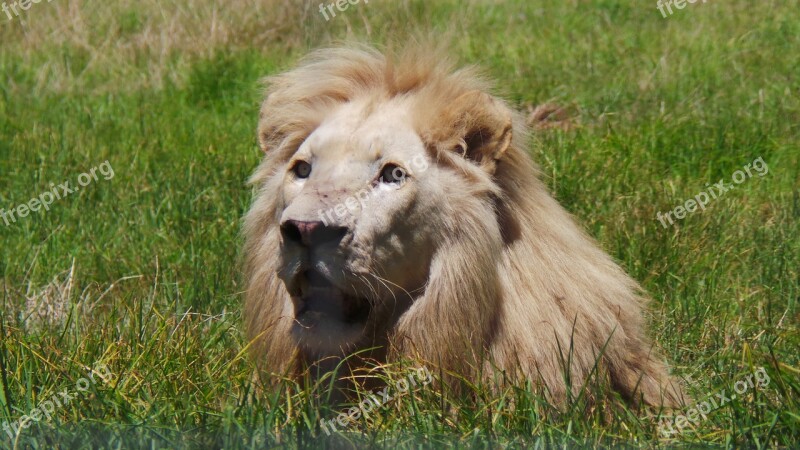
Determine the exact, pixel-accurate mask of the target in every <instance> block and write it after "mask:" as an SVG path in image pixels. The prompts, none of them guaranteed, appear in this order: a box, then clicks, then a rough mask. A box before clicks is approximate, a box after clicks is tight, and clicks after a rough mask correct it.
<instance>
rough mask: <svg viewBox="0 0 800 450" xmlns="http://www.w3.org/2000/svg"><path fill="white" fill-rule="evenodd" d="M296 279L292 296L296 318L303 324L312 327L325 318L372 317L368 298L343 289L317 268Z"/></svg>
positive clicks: (352, 319) (350, 319)
mask: <svg viewBox="0 0 800 450" xmlns="http://www.w3.org/2000/svg"><path fill="white" fill-rule="evenodd" d="M296 281H297V282H296V283H294V284H295V286H296V287H295V292H293V293H292V294H293V295H292V299H293V300H294V303H295V318H296V319H297V321H298V322H299V323H300V324H301V325H304V326H313V324H315V323H316V322H317V321H318V320H322V319H333V320H336V321H339V322H344V323H348V324H354V323H361V322H366V320H367V318H368V317H369V313H370V304H369V302H368V301H367V300H366V299H364V298H361V297H358V296H355V295H351V294H349V293H347V292H344V291H343V290H341V289H339V288H338V287H336V285H334V284H333V283H332V282H331V281H330V280H329V279H328V278H327V277H325V276H324V275H323V274H321V273H319V272H318V271H316V270H307V271H305V272H302V273H301V274H300V275H298V278H297V280H296Z"/></svg>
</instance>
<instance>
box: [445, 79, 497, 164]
mask: <svg viewBox="0 0 800 450" xmlns="http://www.w3.org/2000/svg"><path fill="white" fill-rule="evenodd" d="M451 111H453V113H455V114H457V118H456V120H455V121H454V122H455V123H454V125H455V130H454V131H455V132H456V134H455V135H456V136H459V137H460V140H459V141H458V142H457V144H456V146H455V148H454V150H455V151H457V152H460V153H462V154H463V155H464V156H465V157H466V158H467V159H470V160H472V161H474V162H475V163H476V164H478V165H480V166H483V167H486V168H491V169H493V168H494V165H495V163H496V161H497V160H499V159H500V157H502V156H503V153H505V151H506V150H507V149H508V146H509V145H511V135H512V132H511V130H512V125H511V124H512V120H511V113H510V112H509V111H508V109H507V108H506V107H505V105H502V104H501V103H500V102H499V101H497V100H495V99H494V98H493V97H492V96H491V95H489V94H486V93H484V92H481V91H470V92H467V93H466V94H463V95H461V96H460V97H458V98H457V99H456V100H455V102H454V103H453V105H452V109H451Z"/></svg>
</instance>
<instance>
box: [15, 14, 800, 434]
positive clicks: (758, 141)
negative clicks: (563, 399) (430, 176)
mask: <svg viewBox="0 0 800 450" xmlns="http://www.w3.org/2000/svg"><path fill="white" fill-rule="evenodd" d="M798 6H800V2H798V1H796V0H789V1H778V0H765V1H754V0H753V1H746V0H740V1H731V2H717V1H712V2H708V3H702V2H697V3H694V4H688V5H687V6H686V7H685V8H684V9H682V10H676V11H675V13H674V14H673V15H672V16H670V17H668V18H666V19H665V18H663V17H662V16H661V14H660V13H659V12H658V11H657V10H656V8H655V2H654V1H653V2H645V3H642V2H633V1H622V2H617V1H608V0H588V1H580V2H579V1H567V2H538V1H537V2H528V1H522V0H519V1H507V2H503V1H496V2H478V1H470V2H464V3H462V2H456V1H451V0H447V1H440V2H439V1H437V2H427V1H416V0H414V1H412V0H402V1H396V2H386V3H381V2H376V1H375V2H370V3H368V4H367V3H364V2H361V3H358V4H357V5H354V6H351V7H350V8H351V9H350V10H348V11H347V12H345V13H340V14H339V15H338V16H337V17H336V18H333V19H331V20H330V21H328V22H326V21H324V19H323V18H322V17H321V16H320V15H319V13H318V11H317V6H316V5H315V4H313V3H312V4H308V5H306V6H300V5H299V4H298V5H295V2H288V1H285V2H283V1H269V2H262V3H260V4H259V5H252V4H250V2H245V1H243V0H241V1H240V0H236V1H232V2H225V3H221V2H204V3H200V2H176V1H168V2H159V1H156V0H142V1H136V2H134V1H130V0H124V1H119V2H109V3H103V4H97V5H89V4H77V3H72V2H70V3H68V2H66V1H61V0H56V1H55V2H52V3H47V2H40V3H38V4H33V6H32V7H31V8H30V10H28V11H25V12H23V14H22V17H20V18H14V19H13V20H9V21H6V18H5V16H4V15H3V14H2V13H0V74H2V75H0V173H2V176H0V207H2V208H5V209H6V210H9V209H11V208H13V207H15V206H16V205H19V204H22V203H26V202H28V201H29V200H30V199H31V198H34V197H38V196H39V194H40V193H42V192H45V191H48V190H50V189H51V188H50V183H55V184H60V183H63V182H64V181H67V180H69V181H70V182H71V183H72V184H73V185H75V184H76V180H77V179H78V176H79V175H80V174H81V173H83V172H85V171H88V170H90V169H91V168H93V167H96V166H99V165H100V164H101V163H103V162H104V161H109V163H110V164H111V165H112V166H113V169H114V177H113V178H111V179H108V180H105V179H103V178H102V177H100V179H99V180H97V181H93V182H91V183H90V184H88V185H87V186H86V187H83V188H81V189H80V191H78V192H76V193H74V194H72V195H70V196H68V197H66V198H63V199H61V200H58V201H56V202H54V203H53V204H52V205H51V206H50V210H49V211H47V212H36V213H32V214H31V215H29V216H28V217H24V218H19V220H17V221H16V222H15V223H11V224H10V225H8V226H6V225H5V223H3V222H2V219H0V240H1V242H2V247H0V305H2V306H0V308H2V309H0V426H2V424H3V423H4V422H6V421H7V422H9V423H11V422H14V421H18V420H19V419H20V418H21V417H22V416H23V415H27V414H29V413H31V411H32V410H33V409H34V408H35V407H37V406H38V405H40V404H41V402H43V401H45V400H47V399H50V398H52V396H53V395H55V394H57V393H58V392H61V391H63V390H68V391H71V392H75V391H76V383H77V382H78V380H79V379H80V378H82V377H86V376H87V373H88V372H87V367H92V366H94V365H96V364H100V363H102V364H106V365H107V366H108V368H109V370H110V371H111V372H112V373H113V374H114V377H113V380H112V381H110V382H109V383H102V382H98V383H97V384H93V385H91V386H90V387H89V389H88V390H87V391H86V392H84V393H82V394H81V395H79V396H78V397H76V398H75V399H73V400H72V401H70V402H69V403H68V404H66V405H63V406H62V407H59V408H57V409H56V411H55V413H54V415H53V419H52V420H49V421H46V420H42V421H40V422H39V423H36V424H34V425H33V426H31V427H30V428H27V429H25V430H23V431H22V433H21V434H20V436H19V437H18V439H16V440H15V441H13V442H12V441H11V440H10V439H9V438H8V436H7V435H6V433H5V431H4V430H2V429H0V448H2V447H17V448H51V447H61V448H72V447H98V448H99V447H102V448H131V447H153V448H195V447H224V448H249V447H252V448H261V447H263V446H265V445H269V446H271V445H286V446H289V447H320V446H332V447H339V446H344V447H346V446H348V445H358V446H366V445H374V446H379V447H389V448H393V447H396V446H397V447H432V446H440V445H450V446H463V447H471V448H472V447H474V448H497V447H503V448H505V447H550V446H570V447H571V446H577V445H580V446H583V445H602V446H611V445H613V446H617V445H625V446H637V447H638V446H657V445H692V446H694V445H702V446H706V445H713V446H722V447H740V446H747V447H757V448H761V447H796V446H797V445H799V444H800V407H799V405H800V400H799V399H800V377H799V376H798V374H800V361H799V360H798V359H799V358H800V357H799V356H798V352H797V349H798V348H800V320H798V319H800V314H799V313H800V311H798V299H799V298H800V275H798V267H800V264H799V263H800V194H799V193H798V191H800V189H799V188H800V151H798V137H799V136H798V130H799V129H800V125H798V124H800V100H799V99H798V91H799V90H800V82H799V81H798V80H799V78H798V67H800V38H798V36H800V8H799V7H798ZM419 34H433V35H435V36H441V38H442V39H446V40H447V41H449V42H452V45H451V48H452V51H453V53H454V54H455V55H456V56H457V57H459V58H460V60H461V61H463V62H465V63H475V64H479V65H481V66H482V67H484V68H485V69H486V71H487V72H488V73H489V74H490V75H491V76H492V77H494V78H495V79H496V80H497V81H498V86H499V88H498V92H500V93H501V94H502V95H504V96H505V97H506V98H508V99H509V100H510V101H511V102H512V103H513V104H514V105H515V106H517V107H518V108H520V109H524V108H526V107H527V106H528V105H536V104H542V103H545V102H552V103H556V104H560V105H564V106H567V107H568V108H569V110H570V111H572V113H573V119H572V120H573V122H574V124H575V126H574V127H572V128H571V129H567V130H563V129H559V128H553V129H548V130H542V131H538V132H536V134H535V137H534V140H533V144H532V146H531V153H532V155H533V156H534V158H535V159H536V160H537V162H538V163H539V164H540V165H541V167H542V169H543V172H544V173H545V174H546V177H547V182H548V184H549V186H550V187H551V189H552V191H553V192H554V194H555V195H556V197H557V198H558V199H559V200H560V201H561V202H562V204H564V205H565V206H566V207H567V208H568V209H569V210H570V211H571V212H572V213H573V214H574V215H575V216H576V217H577V218H578V219H579V220H580V221H581V222H582V223H583V224H585V226H586V227H587V229H588V230H589V232H590V233H591V234H592V235H593V236H595V237H596V238H597V239H598V240H599V241H600V243H601V245H602V246H603V247H604V248H605V249H606V250H607V251H609V252H610V253H611V254H612V255H613V256H614V257H615V258H616V259H617V260H618V261H620V263H621V264H622V265H623V266H624V267H625V269H626V270H627V271H628V272H629V273H631V274H632V276H633V277H634V278H636V279H637V280H639V281H640V282H641V283H642V284H643V286H644V287H645V289H646V290H647V291H648V292H649V293H650V294H651V295H652V297H653V299H654V300H653V302H652V304H651V309H650V312H651V314H650V317H649V319H650V324H651V335H652V336H653V337H654V338H655V340H656V341H657V342H658V343H659V344H660V346H661V347H662V348H663V350H664V352H665V354H666V355H667V356H668V358H669V360H670V361H671V362H672V364H673V366H674V371H675V372H676V373H677V374H679V375H681V376H683V377H686V378H687V379H688V380H690V391H691V392H692V393H693V395H694V397H695V398H696V399H698V400H702V399H705V398H706V397H709V396H711V397H713V394H714V393H719V392H720V391H721V390H723V389H725V390H727V392H728V394H730V393H731V392H732V391H731V390H732V389H734V386H735V383H736V382H737V381H739V380H742V379H744V378H746V376H747V375H748V374H751V373H753V372H754V371H755V370H756V369H757V368H758V367H764V368H765V370H766V373H767V374H768V376H769V378H770V383H769V384H768V385H767V386H766V387H764V388H761V389H751V390H749V391H748V392H747V393H746V394H744V395H742V396H740V397H739V398H737V399H736V400H734V401H732V402H730V403H727V404H726V405H724V406H722V407H721V408H719V409H717V410H715V411H714V412H713V413H711V414H709V415H708V418H707V419H704V420H701V421H699V422H697V423H696V424H692V425H691V426H689V427H687V428H685V429H684V430H683V432H682V433H680V434H674V435H672V436H669V437H665V436H661V435H659V433H658V430H657V423H658V422H657V419H656V418H655V417H653V416H652V414H648V413H645V412H641V411H635V410H628V409H622V410H610V409H607V408H604V406H603V405H600V407H598V408H595V409H592V410H589V411H586V410H585V408H584V406H585V405H583V404H582V403H581V401H580V400H578V401H576V402H575V405H574V406H573V407H572V408H570V409H569V410H567V411H565V412H555V411H553V410H552V409H548V408H547V406H546V405H544V404H543V403H542V401H541V399H540V398H538V397H537V396H536V395H535V394H534V393H532V391H531V389H525V387H524V386H523V387H515V388H512V387H509V388H508V389H507V390H505V391H503V392H502V393H501V394H499V395H495V394H490V392H489V390H488V389H487V388H485V387H483V386H476V387H475V392H474V395H473V396H471V397H470V398H466V399H465V398H453V397H452V396H449V395H447V394H446V393H441V392H437V391H436V390H434V389H428V388H420V389H416V390H414V391H413V392H414V395H407V396H404V397H402V398H400V399H398V400H396V401H395V402H393V403H392V404H391V405H392V407H389V408H385V409H380V410H379V412H378V413H376V414H373V415H371V416H370V417H369V418H367V419H363V420H359V421H356V423H354V424H352V425H351V426H349V427H348V428H347V431H345V432H343V433H341V434H338V435H336V436H334V437H328V436H327V435H326V434H325V433H324V431H323V430H321V428H320V427H319V420H320V419H326V420H327V419H332V418H335V417H336V416H337V414H338V413H339V412H340V410H338V409H331V408H328V407H321V406H319V405H318V403H319V402H318V399H317V398H316V396H315V394H316V392H317V391H316V390H315V389H313V387H307V386H291V385H287V386H286V389H285V390H284V391H282V392H279V393H276V394H264V393H260V392H258V391H257V390H255V387H254V386H253V384H252V383H251V376H252V373H253V365H252V364H251V362H250V361H249V360H248V358H247V357H246V354H245V353H246V352H245V349H246V345H247V343H246V342H245V340H244V338H243V334H242V325H241V324H242V317H241V311H240V310H241V302H242V296H241V291H242V285H241V278H242V277H241V272H240V266H239V265H238V260H239V250H238V249H239V247H240V244H241V239H240V237H239V235H238V231H239V227H240V218H241V216H242V214H243V213H244V211H246V209H247V207H248V203H249V201H250V199H251V191H250V189H249V188H248V187H247V186H246V185H245V180H246V179H247V178H248V176H249V174H250V173H251V171H252V170H253V169H254V168H255V166H256V164H257V162H258V159H259V152H258V150H257V147H256V144H255V131H254V130H255V126H256V120H257V111H258V104H259V100H260V97H259V96H260V91H259V89H260V88H259V84H258V80H259V78H260V77H262V76H264V75H267V74H270V73H274V72H276V71H278V70H282V69H284V68H287V67H289V66H290V65H291V64H292V62H293V61H295V60H296V59H297V58H298V57H300V56H302V55H303V54H304V53H305V52H306V51H307V50H308V49H310V48H314V47H317V46H320V45H324V44H327V43H329V42H332V41H334V40H337V39H343V38H356V39H361V40H365V41H368V42H373V43H376V44H378V45H381V44H386V43H389V42H393V41H394V42H397V41H399V42H402V41H404V40H405V39H407V36H409V35H412V36H413V35H419ZM758 157H762V158H763V160H764V161H765V162H766V164H767V165H768V167H769V172H768V173H767V174H766V175H764V176H763V177H759V176H753V177H752V178H748V179H746V180H745V181H744V182H742V183H741V184H739V185H737V186H736V188H735V189H733V190H731V191H729V192H727V193H725V194H724V195H722V196H721V197H720V198H718V199H715V200H712V201H711V202H710V203H709V204H708V206H707V208H706V210H705V211H701V212H695V213H693V214H690V215H689V216H688V217H686V218H684V219H682V220H679V221H677V223H676V224H675V225H672V226H669V227H666V228H665V227H662V226H661V225H660V224H659V222H658V220H657V219H656V213H657V212H666V211H669V210H672V209H673V208H674V207H675V206H677V205H680V204H682V203H683V202H685V200H687V199H690V198H693V197H694V196H695V195H697V194H698V192H700V191H704V190H707V187H706V185H707V184H709V183H716V182H718V181H719V180H720V179H725V180H728V183H730V180H731V177H732V176H733V174H734V173H735V172H736V171H737V170H739V169H742V168H743V166H745V165H746V164H748V163H751V162H752V161H753V160H754V159H756V158H758ZM402 373H406V372H403V371H402V370H401V371H399V372H397V373H396V374H394V375H393V376H401V374H402ZM511 404H513V405H514V407H513V408H512V407H511ZM395 406H396V407H395Z"/></svg>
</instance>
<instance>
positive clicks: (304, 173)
mask: <svg viewBox="0 0 800 450" xmlns="http://www.w3.org/2000/svg"><path fill="white" fill-rule="evenodd" d="M292 172H294V174H295V175H296V176H297V178H308V176H309V175H310V174H311V164H309V163H307V162H305V161H297V163H296V164H295V165H294V167H293V168H292Z"/></svg>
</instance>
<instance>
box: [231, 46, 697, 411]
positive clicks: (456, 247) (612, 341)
mask: <svg viewBox="0 0 800 450" xmlns="http://www.w3.org/2000/svg"><path fill="white" fill-rule="evenodd" d="M267 84H268V90H267V93H268V95H267V97H266V99H265V100H264V103H263V104H262V108H261V113H260V120H259V125H258V140H259V144H260V146H261V147H262V149H263V150H264V151H265V157H264V160H263V162H262V164H261V165H260V166H259V168H258V169H257V171H256V172H255V174H254V175H253V177H252V178H251V182H252V183H253V184H254V185H256V186H257V188H258V193H257V197H256V200H255V201H254V203H253V206H252V208H251V210H250V211H249V213H248V214H247V216H246V218H245V226H244V235H245V239H246V243H245V266H246V268H245V271H246V284H247V287H246V308H245V320H246V326H247V330H248V336H249V338H250V340H251V341H252V342H251V343H252V354H253V355H254V357H255V359H256V360H257V361H258V362H259V363H260V364H261V367H262V368H263V369H264V371H266V372H270V373H277V374H287V373H289V374H297V373H300V371H301V370H302V369H301V367H302V363H309V361H303V359H304V355H303V354H302V352H301V351H300V350H299V349H298V348H297V346H296V344H295V343H294V341H293V340H292V339H291V337H290V332H289V330H290V326H291V322H292V320H293V318H292V307H291V302H290V298H289V296H288V294H287V291H286V289H285V288H284V286H283V284H282V282H281V281H280V280H279V279H278V278H277V277H276V270H277V264H278V262H279V259H280V258H279V250H280V233H279V230H278V226H277V222H278V217H279V210H278V209H279V208H280V206H279V205H278V200H277V199H278V198H279V189H280V186H281V184H280V182H279V178H280V177H279V176H275V174H276V173H277V172H278V168H279V167H281V165H282V164H284V163H285V162H286V160H287V159H288V158H289V157H290V156H291V155H292V153H293V152H294V151H295V150H296V149H297V147H298V146H299V145H300V144H301V143H302V142H303V140H304V139H305V138H306V137H307V136H308V135H309V134H310V133H311V132H312V131H313V130H314V129H315V128H316V127H317V126H318V125H319V124H320V122H321V120H322V119H323V118H324V117H325V115H326V112H327V111H329V110H330V109H331V108H332V107H334V106H336V105H337V104H341V103H344V102H348V101H349V100H351V99H354V98H357V97H362V96H371V97H373V98H375V99H376V104H379V103H380V101H382V100H387V99H391V98H393V97H397V96H407V97H409V98H412V99H413V104H414V105H415V107H414V109H413V116H414V117H415V122H416V124H417V125H416V130H417V132H418V133H419V135H420V137H421V138H422V140H423V141H424V143H425V145H426V147H427V148H428V151H429V153H430V154H431V156H432V159H433V160H434V161H435V162H436V164H442V165H449V166H451V167H453V168H454V169H456V170H457V171H458V170H460V173H461V175H462V176H463V177H465V178H466V179H467V180H468V184H467V186H469V189H466V190H465V192H460V193H458V194H454V195H453V197H452V198H443V199H441V202H442V208H441V211H442V217H440V218H438V220H439V222H440V223H441V226H442V227H446V228H447V232H446V233H444V234H445V235H446V236H448V237H447V239H446V242H445V243H443V244H442V245H441V246H440V247H439V250H438V251H437V253H436V254H435V255H434V257H433V260H432V261H431V265H430V275H429V280H428V282H427V284H426V286H425V291H424V293H423V294H421V295H420V296H419V298H417V299H416V300H415V301H414V302H413V304H412V305H411V307H410V308H409V309H408V310H407V311H406V312H405V313H404V314H403V315H402V316H401V317H400V319H399V320H398V321H397V322H396V323H394V324H390V326H389V328H388V329H387V330H386V336H385V340H383V341H382V342H376V344H379V345H384V346H386V347H387V348H388V349H389V351H388V352H387V353H386V354H385V355H384V356H385V357H386V358H389V359H391V358H393V357H396V356H404V357H406V356H408V357H414V358H421V359H424V360H427V361H430V362H432V363H435V364H438V365H439V366H442V367H444V368H445V369H447V370H452V371H455V372H460V373H463V374H466V376H468V377H475V376H478V372H481V367H483V372H485V369H486V367H489V366H490V365H491V366H493V367H496V368H499V369H501V370H503V371H505V373H506V374H507V375H509V376H512V377H515V378H516V379H530V380H532V381H533V382H534V383H536V384H538V385H539V386H541V387H543V388H544V389H545V390H546V391H547V392H549V395H550V396H551V398H553V399H554V400H555V401H557V402H558V401H563V399H564V398H565V397H566V395H567V392H568V391H572V392H573V393H577V391H578V390H579V389H580V388H581V387H582V386H583V385H584V383H585V382H586V380H587V379H589V378H592V376H596V377H601V378H603V379H605V380H607V381H609V382H610V383H611V385H612V386H613V387H614V389H615V390H617V391H618V392H619V393H620V394H622V395H623V396H624V397H625V398H627V399H629V400H631V401H634V402H639V401H641V400H643V401H644V403H646V404H651V405H661V404H665V405H678V404H680V403H681V396H682V394H681V390H680V387H679V386H678V385H677V384H676V382H675V381H674V380H672V379H671V377H670V376H669V375H668V372H667V369H666V366H665V364H664V363H663V362H662V359H661V357H660V356H659V355H658V354H657V352H655V351H654V349H653V345H652V344H651V342H650V341H649V340H648V339H647V338H646V336H645V333H644V323H643V310H644V307H645V305H646V300H647V298H646V296H644V294H642V292H641V289H640V287H639V286H638V284H637V283H636V282H635V281H634V280H633V279H631V278H630V277H629V276H628V275H627V274H626V273H625V272H624V271H623V270H622V269H621V268H620V267H619V266H618V265H617V264H616V263H615V262H614V261H613V260H612V259H611V258H610V257H609V256H608V255H607V254H606V253H604V252H603V251H602V250H601V249H600V248H599V246H598V245H597V244H596V243H595V242H594V240H593V239H592V238H590V237H589V236H587V235H586V234H585V233H584V232H583V231H582V230H581V229H580V227H579V226H578V225H577V224H576V222H575V220H574V219H573V218H572V217H571V216H570V214H569V213H568V212H567V211H565V210H564V209H563V208H562V207H561V206H560V205H559V204H558V203H557V202H556V201H555V200H554V199H553V197H552V196H551V195H550V194H549V192H548V190H547V189H546V186H545V185H544V183H543V182H542V181H541V180H540V178H539V171H538V169H537V167H536V166H535V165H534V163H533V162H532V160H531V158H530V156H529V155H528V153H527V152H526V151H525V146H526V141H527V136H526V133H527V132H526V129H525V125H524V122H523V120H521V118H520V116H519V115H518V114H517V113H515V112H514V111H513V110H512V109H511V108H510V107H508V106H507V105H506V104H505V103H504V102H503V101H502V100H499V99H497V98H496V97H490V96H488V95H484V97H475V99H477V100H473V101H467V102H465V101H464V100H463V99H464V98H465V94H468V93H470V92H476V91H477V92H481V93H486V92H488V91H489V89H490V85H489V83H487V82H486V81H485V80H484V79H483V78H482V77H480V76H479V75H478V74H477V72H476V71H475V70H473V69H469V68H468V69H461V70H453V65H452V64H451V63H450V62H449V61H448V60H447V58H443V57H441V55H440V54H439V53H433V54H430V53H426V52H425V51H420V50H419V49H416V50H410V51H404V52H398V53H397V54H394V55H392V56H385V55H383V54H381V53H379V52H377V51H375V50H373V49H370V48H364V47H356V48H352V47H350V48H335V49H326V50H319V51H316V52H314V53H312V54H311V55H310V56H308V57H307V58H306V59H305V60H304V61H303V62H302V63H301V64H300V66H299V67H298V68H296V69H294V70H291V71H289V72H286V73H283V74H280V75H276V76H273V77H271V78H269V79H268V80H267ZM480 99H482V101H481V100H480ZM487 139H488V140H491V139H495V140H497V141H502V140H503V139H507V140H508V142H505V143H503V142H501V145H505V146H506V147H505V148H504V151H503V152H502V154H500V155H497V158H496V159H492V158H481V157H475V158H472V159H471V160H470V158H469V157H470V155H469V154H468V153H469V149H470V148H471V147H472V146H473V143H474V142H475V141H476V140H478V141H480V142H483V141H485V140H487ZM454 148H456V149H460V150H462V151H461V152H458V151H453V149H454ZM465 164H472V165H473V166H472V167H473V168H474V167H475V165H477V166H479V167H481V168H482V169H483V170H481V171H475V170H468V169H467V168H464V165H465ZM462 169H463V170H462ZM487 205H490V206H491V208H490V209H488V210H490V211H493V214H486V212H485V211H487V208H486V206H487ZM478 206H480V207H478ZM484 356H488V358H486V360H485V361H484V362H481V361H483V360H482V359H481V358H483V357H484ZM593 374H594V375H593ZM566 380H571V383H569V385H568V383H567V381H566Z"/></svg>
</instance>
